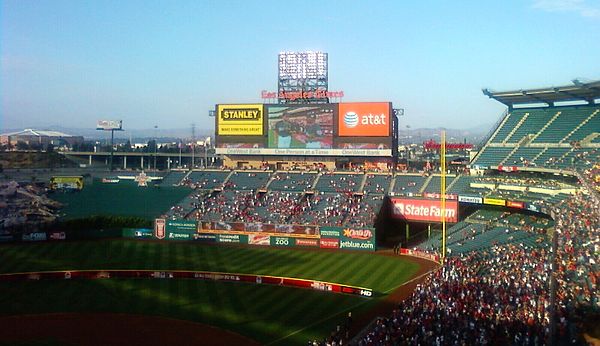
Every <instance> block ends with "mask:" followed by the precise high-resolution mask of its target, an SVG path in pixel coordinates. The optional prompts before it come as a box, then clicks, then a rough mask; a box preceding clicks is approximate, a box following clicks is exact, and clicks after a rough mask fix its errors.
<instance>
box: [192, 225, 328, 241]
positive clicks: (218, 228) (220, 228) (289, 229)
mask: <svg viewBox="0 0 600 346" xmlns="http://www.w3.org/2000/svg"><path fill="white" fill-rule="evenodd" d="M198 232H200V233H240V234H246V235H249V234H253V233H262V234H267V235H272V236H279V235H287V236H290V237H307V238H310V237H315V238H318V236H319V233H318V228H317V226H300V225H275V224H269V223H262V222H221V221H218V222H217V221H210V222H208V221H202V222H200V223H199V224H198Z"/></svg>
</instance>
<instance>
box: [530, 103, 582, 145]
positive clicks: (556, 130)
mask: <svg viewBox="0 0 600 346" xmlns="http://www.w3.org/2000/svg"><path fill="white" fill-rule="evenodd" d="M557 110H559V112H560V115H559V116H558V117H557V118H556V119H554V121H553V122H552V123H551V124H550V125H548V127H546V129H544V130H543V131H542V132H541V133H540V134H539V136H538V137H537V138H536V139H534V140H533V141H532V143H558V142H559V141H561V140H562V139H563V138H565V137H566V136H567V135H568V134H569V133H570V132H571V131H573V129H574V128H575V126H576V125H578V124H581V123H582V122H583V121H584V120H586V119H587V118H588V117H589V116H590V114H591V113H592V112H591V111H590V110H591V108H590V107H573V108H570V107H566V108H557ZM584 131H585V130H584ZM584 137H585V136H584Z"/></svg>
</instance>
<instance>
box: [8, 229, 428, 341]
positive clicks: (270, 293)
mask: <svg viewBox="0 0 600 346" xmlns="http://www.w3.org/2000/svg"><path fill="white" fill-rule="evenodd" d="M68 269H156V270H176V269H179V270H207V271H224V272H238V273H251V274H262V275H277V276H290V277H299V278H306V279H315V280H322V281H330V282H338V283H344V284H350V285H356V286H363V287H368V288H372V289H373V290H375V291H376V292H388V291H390V290H392V289H393V288H395V287H397V286H398V285H400V284H401V283H403V282H405V281H406V280H407V279H408V278H410V277H411V276H412V275H414V273H415V272H416V271H417V270H418V267H417V265H416V264H414V263H413V262H407V261H404V260H402V259H401V258H393V257H384V256H376V255H373V254H370V253H355V252H352V253H350V252H323V251H308V250H291V249H277V248H262V247H229V246H209V245H202V244H197V243H175V242H160V243H159V242H144V241H135V240H101V241H94V242H93V241H82V242H55V243H36V244H13V245H2V246H0V272H4V273H6V272H26V271H43V270H68ZM0 291H1V292H5V293H6V294H0V313H1V314H21V313H44V312H59V311H65V312H77V311H86V312H90V311H92V312H127V313H139V314H151V315H160V316H168V317H174V318H180V319H185V320H191V321H197V322H202V323H207V324H211V325H215V326H218V327H221V328H224V329H228V330H232V331H235V332H238V333H241V334H243V335H247V336H249V337H251V338H253V339H256V340H258V341H260V342H263V343H269V342H272V341H275V340H279V339H281V338H284V339H282V340H280V341H279V342H278V344H280V345H289V344H305V343H306V341H307V340H309V339H314V338H319V339H321V338H323V337H325V336H326V335H328V333H329V332H330V331H331V330H332V329H333V328H334V327H335V325H336V324H337V323H339V322H340V321H341V320H342V316H343V315H344V314H345V312H346V311H348V310H349V309H350V310H352V311H353V313H354V315H355V316H356V315H357V314H358V313H360V312H361V311H364V310H365V309H368V308H370V307H372V306H373V305H374V304H376V303H377V302H378V301H380V300H381V299H382V298H383V296H379V298H376V299H370V300H369V299H365V298H360V297H354V296H346V295H339V294H331V293H325V292H316V291H311V290H306V289H294V288H286V287H274V286H256V285H250V284H235V283H222V282H210V281H199V280H129V279H114V280H94V281H83V280H81V281H78V280H73V281H62V280H60V281H39V282H12V283H0ZM326 317H332V318H330V319H327V318H326ZM324 318H325V319H324ZM323 319H324V320H323ZM295 332H296V333H295ZM294 333H295V334H294ZM290 334H293V335H291V336H289V335H290ZM286 336H289V337H287V338H286Z"/></svg>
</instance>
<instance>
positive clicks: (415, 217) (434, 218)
mask: <svg viewBox="0 0 600 346" xmlns="http://www.w3.org/2000/svg"><path fill="white" fill-rule="evenodd" d="M392 204H393V211H392V214H393V215H394V217H396V218H402V219H406V220H409V221H431V222H442V202H441V201H440V200H436V199H410V198H392ZM445 214H446V222H458V201H456V200H447V201H446V213H445Z"/></svg>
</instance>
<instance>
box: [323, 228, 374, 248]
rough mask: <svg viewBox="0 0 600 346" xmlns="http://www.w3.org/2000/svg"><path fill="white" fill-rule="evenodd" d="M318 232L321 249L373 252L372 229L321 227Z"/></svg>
mask: <svg viewBox="0 0 600 346" xmlns="http://www.w3.org/2000/svg"><path fill="white" fill-rule="evenodd" d="M319 232H320V235H321V247H322V248H340V249H350V250H370V251H375V229H374V228H345V227H335V226H323V227H320V228H319Z"/></svg>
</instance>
